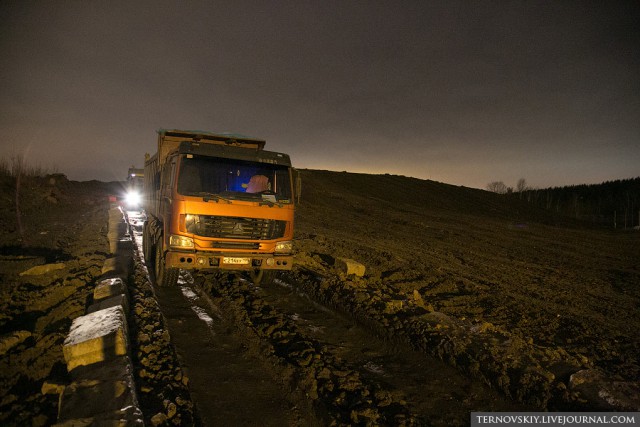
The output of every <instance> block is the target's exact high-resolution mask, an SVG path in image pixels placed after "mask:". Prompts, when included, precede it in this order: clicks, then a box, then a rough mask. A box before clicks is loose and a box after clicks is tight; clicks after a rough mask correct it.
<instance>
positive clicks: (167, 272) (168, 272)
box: [154, 239, 180, 287]
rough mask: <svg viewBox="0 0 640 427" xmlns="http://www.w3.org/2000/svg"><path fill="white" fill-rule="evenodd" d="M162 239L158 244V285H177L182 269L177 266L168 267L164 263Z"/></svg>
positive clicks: (156, 264) (156, 266)
mask: <svg viewBox="0 0 640 427" xmlns="http://www.w3.org/2000/svg"><path fill="white" fill-rule="evenodd" d="M162 246H163V245H162V239H160V241H159V242H158V243H157V244H156V259H155V263H154V264H155V269H154V271H155V276H156V285H158V286H161V287H165V286H166V287H169V286H176V285H177V284H178V275H179V273H180V270H179V269H177V268H166V267H165V263H164V257H163V256H162V255H163V253H162V252H163V247H162Z"/></svg>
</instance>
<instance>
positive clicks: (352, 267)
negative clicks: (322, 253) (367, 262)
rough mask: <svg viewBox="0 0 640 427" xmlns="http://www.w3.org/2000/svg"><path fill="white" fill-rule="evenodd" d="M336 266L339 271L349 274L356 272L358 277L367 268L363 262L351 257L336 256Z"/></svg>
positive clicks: (362, 274)
mask: <svg viewBox="0 0 640 427" xmlns="http://www.w3.org/2000/svg"><path fill="white" fill-rule="evenodd" d="M335 267H336V268H337V269H338V271H340V272H342V273H344V274H346V275H347V276H349V275H351V274H354V275H356V276H358V277H362V276H364V272H365V270H366V269H365V266H364V265H363V264H360V263H359V262H357V261H354V260H352V259H349V258H336V263H335Z"/></svg>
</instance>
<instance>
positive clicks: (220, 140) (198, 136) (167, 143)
mask: <svg viewBox="0 0 640 427" xmlns="http://www.w3.org/2000/svg"><path fill="white" fill-rule="evenodd" d="M185 141H188V142H199V143H201V144H216V145H226V146H234V147H242V148H248V149H254V150H256V151H258V150H262V149H263V148H264V145H265V144H266V142H265V141H264V140H262V139H256V138H252V137H249V136H244V135H239V134H231V133H211V132H205V131H199V130H175V129H174V130H167V129H160V130H159V131H158V153H157V156H158V161H159V163H160V164H161V165H162V164H164V162H165V159H166V158H167V155H168V154H169V153H170V152H172V151H174V150H176V149H177V148H178V147H179V146H180V144H181V143H182V142H185Z"/></svg>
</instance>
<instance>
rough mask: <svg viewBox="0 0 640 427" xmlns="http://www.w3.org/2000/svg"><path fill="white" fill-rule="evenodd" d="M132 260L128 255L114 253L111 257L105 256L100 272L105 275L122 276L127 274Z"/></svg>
mask: <svg viewBox="0 0 640 427" xmlns="http://www.w3.org/2000/svg"><path fill="white" fill-rule="evenodd" d="M132 264H133V260H132V258H131V257H130V256H120V255H116V256H114V257H111V258H107V259H106V260H105V261H104V265H103V266H102V274H103V275H105V276H116V275H122V276H124V277H128V276H129V272H130V271H131V267H132Z"/></svg>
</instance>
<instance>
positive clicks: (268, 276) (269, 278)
mask: <svg viewBox="0 0 640 427" xmlns="http://www.w3.org/2000/svg"><path fill="white" fill-rule="evenodd" d="M249 275H250V276H251V281H252V282H253V284H254V285H256V286H260V285H262V286H269V285H272V284H273V281H274V280H275V279H276V270H253V271H251V272H250V273H249Z"/></svg>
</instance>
